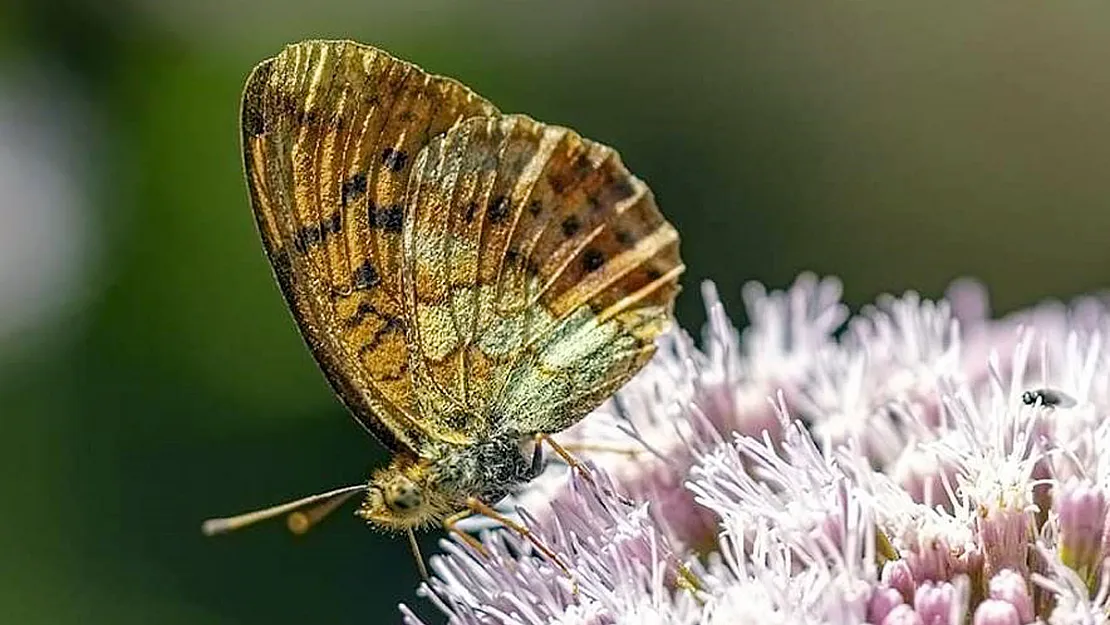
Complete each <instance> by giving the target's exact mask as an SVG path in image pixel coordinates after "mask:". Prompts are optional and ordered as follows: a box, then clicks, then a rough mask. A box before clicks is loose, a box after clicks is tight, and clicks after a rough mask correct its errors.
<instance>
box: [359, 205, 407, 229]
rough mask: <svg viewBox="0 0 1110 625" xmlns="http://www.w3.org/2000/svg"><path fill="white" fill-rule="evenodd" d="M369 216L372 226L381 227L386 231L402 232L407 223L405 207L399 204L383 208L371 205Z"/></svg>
mask: <svg viewBox="0 0 1110 625" xmlns="http://www.w3.org/2000/svg"><path fill="white" fill-rule="evenodd" d="M367 216H368V217H369V218H370V227H371V228H380V229H382V230H385V231H386V232H400V231H401V229H402V228H404V225H405V209H404V208H403V207H402V206H401V205H399V204H394V205H392V206H385V207H382V208H378V207H375V206H371V207H370V209H369V212H368V214H367Z"/></svg>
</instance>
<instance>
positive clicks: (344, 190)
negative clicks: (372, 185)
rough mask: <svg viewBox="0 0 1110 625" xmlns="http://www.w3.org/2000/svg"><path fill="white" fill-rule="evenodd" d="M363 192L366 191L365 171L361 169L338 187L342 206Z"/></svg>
mask: <svg viewBox="0 0 1110 625" xmlns="http://www.w3.org/2000/svg"><path fill="white" fill-rule="evenodd" d="M363 193H366V172H364V171H361V172H359V173H357V174H355V175H354V176H351V179H350V180H347V181H346V182H344V183H343V186H342V187H341V188H340V197H341V201H342V202H343V206H346V205H347V204H348V203H350V201H351V200H354V199H356V198H358V197H359V196H360V195H362V194H363Z"/></svg>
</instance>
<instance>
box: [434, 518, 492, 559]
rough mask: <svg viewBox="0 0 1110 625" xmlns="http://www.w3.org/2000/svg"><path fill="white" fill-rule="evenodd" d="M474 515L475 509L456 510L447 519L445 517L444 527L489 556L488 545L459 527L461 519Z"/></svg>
mask: <svg viewBox="0 0 1110 625" xmlns="http://www.w3.org/2000/svg"><path fill="white" fill-rule="evenodd" d="M473 515H474V511H473V510H471V509H469V508H468V509H466V510H462V511H460V512H456V513H455V514H452V515H451V516H449V517H447V518H446V519H443V529H445V530H447V531H448V532H450V533H453V534H455V535H456V536H458V537H459V538H461V539H462V540H463V542H465V543H466V544H468V545H470V546H471V548H473V549H474V550H475V551H477V552H478V553H480V554H482V555H483V556H486V557H489V552H488V551H486V547H485V545H483V544H482V543H481V541H479V540H478V539H477V538H474V537H473V536H471V535H470V534H468V533H466V532H464V531H462V530H461V529H459V527H458V524H459V521H461V520H463V519H465V518H467V517H469V516H473Z"/></svg>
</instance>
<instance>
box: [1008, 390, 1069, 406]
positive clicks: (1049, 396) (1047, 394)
mask: <svg viewBox="0 0 1110 625" xmlns="http://www.w3.org/2000/svg"><path fill="white" fill-rule="evenodd" d="M1021 401H1022V403H1024V404H1025V405H1026V406H1032V405H1034V404H1036V403H1037V402H1038V401H1039V402H1041V405H1042V406H1047V407H1052V408H1071V407H1073V406H1075V405H1076V404H1077V403H1078V402H1077V401H1075V398H1074V397H1072V396H1071V395H1068V394H1067V393H1065V392H1064V391H1058V390H1056V389H1052V388H1039V389H1036V390H1032V391H1025V392H1024V393H1022V394H1021Z"/></svg>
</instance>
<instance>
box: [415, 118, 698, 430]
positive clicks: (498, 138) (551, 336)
mask: <svg viewBox="0 0 1110 625" xmlns="http://www.w3.org/2000/svg"><path fill="white" fill-rule="evenodd" d="M409 184H410V186H409V192H408V201H409V206H408V208H407V209H406V225H405V238H404V245H405V252H404V254H405V260H404V263H405V274H404V280H403V284H404V285H405V288H404V291H405V293H404V297H403V299H404V305H405V309H406V315H407V316H408V317H409V318H411V319H412V320H413V326H412V328H413V339H412V343H413V350H412V352H411V353H410V358H411V359H412V365H411V368H412V369H413V371H414V375H416V376H418V377H419V378H420V379H424V380H426V383H425V384H421V385H419V386H420V388H418V389H417V392H418V395H419V400H418V401H419V402H420V404H421V406H422V409H423V413H424V414H425V419H426V420H428V421H430V422H432V423H434V425H433V426H432V427H433V428H434V429H439V430H442V431H444V432H459V433H464V434H465V433H469V434H470V435H471V436H476V435H481V432H482V430H489V429H491V428H510V429H515V430H519V431H521V432H541V431H558V430H560V429H563V428H565V427H567V426H569V425H570V424H571V423H573V422H574V421H577V420H578V419H579V418H580V417H581V416H582V415H584V414H585V413H586V412H588V411H589V410H590V409H592V408H593V407H595V406H596V405H598V404H599V403H600V402H601V401H603V400H604V399H605V398H606V397H607V396H608V395H609V394H611V393H612V392H613V391H615V390H616V389H617V388H619V387H620V386H621V385H622V384H623V383H624V382H625V381H627V380H628V378H630V377H631V376H632V375H633V374H634V373H635V372H636V371H638V370H639V369H640V367H642V366H643V364H645V363H646V361H647V359H648V358H649V357H650V355H651V353H652V351H653V341H654V339H655V337H656V336H657V335H658V334H659V332H661V331H662V329H663V327H664V324H665V323H666V320H667V318H668V316H669V315H670V312H671V306H672V303H673V300H674V295H675V293H676V292H677V290H678V286H677V278H678V275H679V274H680V273H681V271H682V264H681V261H680V260H679V256H678V235H677V233H676V232H675V230H674V228H673V227H672V226H671V225H670V224H668V223H667V222H666V221H665V220H664V219H663V217H662V215H661V214H660V213H659V210H658V208H657V207H656V205H655V202H654V200H653V198H652V195H651V192H650V191H649V190H648V188H647V186H646V185H644V184H643V183H642V182H641V181H639V180H638V179H636V178H635V177H633V176H632V175H631V174H630V173H629V172H628V171H627V169H625V168H624V165H623V164H622V163H621V161H620V158H619V156H618V155H617V154H616V152H615V151H613V150H612V149H611V148H608V147H606V146H603V145H601V144H598V143H595V142H592V141H589V140H586V139H583V138H582V137H580V136H578V135H577V134H576V133H574V132H573V131H570V130H568V129H565V128H560V127H557V126H548V125H544V124H541V123H538V122H536V121H534V120H532V119H530V118H528V117H525V116H521V115H507V116H497V117H489V118H474V119H469V120H466V121H465V122H463V123H461V124H459V125H458V126H456V127H455V128H453V129H451V130H450V131H448V132H447V133H445V134H444V135H443V136H442V137H437V138H435V139H433V140H432V141H431V142H430V144H429V145H428V146H427V147H426V148H425V149H424V150H422V151H421V153H420V155H419V156H418V157H417V160H416V163H415V164H414V165H413V172H412V177H411V179H410V183H409ZM421 389H424V390H426V391H427V392H426V393H421V392H420V391H421Z"/></svg>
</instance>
